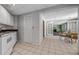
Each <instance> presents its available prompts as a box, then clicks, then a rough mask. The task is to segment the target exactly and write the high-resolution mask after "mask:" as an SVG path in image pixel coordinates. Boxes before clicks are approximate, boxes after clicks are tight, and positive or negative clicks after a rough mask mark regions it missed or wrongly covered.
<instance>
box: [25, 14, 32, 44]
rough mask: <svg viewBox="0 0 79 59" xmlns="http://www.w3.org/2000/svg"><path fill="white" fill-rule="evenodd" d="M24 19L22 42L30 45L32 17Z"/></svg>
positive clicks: (28, 16)
mask: <svg viewBox="0 0 79 59" xmlns="http://www.w3.org/2000/svg"><path fill="white" fill-rule="evenodd" d="M24 19H25V20H24V41H25V42H29V43H32V28H33V27H32V17H31V15H27V16H25V18H24Z"/></svg>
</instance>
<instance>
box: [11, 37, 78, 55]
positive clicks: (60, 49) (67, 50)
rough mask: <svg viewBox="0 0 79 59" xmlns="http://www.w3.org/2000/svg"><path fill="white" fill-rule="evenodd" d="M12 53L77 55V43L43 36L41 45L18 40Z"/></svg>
mask: <svg viewBox="0 0 79 59" xmlns="http://www.w3.org/2000/svg"><path fill="white" fill-rule="evenodd" d="M12 55H77V44H73V45H71V44H68V43H65V42H64V41H62V40H60V39H49V38H44V40H43V41H42V43H41V45H33V44H29V43H20V42H18V43H17V44H16V45H15V47H14V49H13V53H12Z"/></svg>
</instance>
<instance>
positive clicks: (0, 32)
mask: <svg viewBox="0 0 79 59" xmlns="http://www.w3.org/2000/svg"><path fill="white" fill-rule="evenodd" d="M15 31H18V29H6V30H0V36H1V35H4V34H7V33H10V32H15Z"/></svg>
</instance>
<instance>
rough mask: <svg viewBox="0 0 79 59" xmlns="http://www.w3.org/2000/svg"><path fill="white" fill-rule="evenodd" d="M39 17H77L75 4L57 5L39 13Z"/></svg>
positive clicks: (65, 18) (48, 19) (55, 18)
mask: <svg viewBox="0 0 79 59" xmlns="http://www.w3.org/2000/svg"><path fill="white" fill-rule="evenodd" d="M41 17H42V18H43V19H45V20H47V21H50V20H54V21H58V20H67V19H73V18H77V17H78V7H77V5H60V6H59V5H58V6H54V7H53V8H49V9H48V10H47V9H46V10H44V11H43V12H42V13H41Z"/></svg>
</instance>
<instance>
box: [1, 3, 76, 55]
mask: <svg viewBox="0 0 79 59" xmlns="http://www.w3.org/2000/svg"><path fill="white" fill-rule="evenodd" d="M22 7H25V8H22ZM32 7H33V8H32ZM39 7H40V8H39ZM52 10H53V11H52ZM63 10H64V11H65V12H64V11H63ZM77 11H78V9H77V7H76V5H57V4H54V5H53V4H46V5H43V4H38V5H32V4H29V5H27V4H24V5H21V4H15V5H13V4H1V5H0V55H12V54H15V55H16V54H17V55H20V54H23V55H24V54H25V55H26V54H27V55H28V54H33V55H35V54H41V55H44V54H47V55H48V54H56V55H57V54H65V52H68V51H66V49H65V48H66V47H67V46H66V47H64V45H63V44H62V45H63V48H64V49H65V52H63V53H59V52H57V51H59V50H58V49H57V51H53V53H52V52H51V51H52V50H53V49H54V48H55V46H54V48H52V49H51V47H53V45H54V41H55V42H56V40H54V41H52V39H57V38H58V40H59V37H55V36H54V35H53V34H57V32H56V31H58V30H54V31H55V33H54V31H53V29H52V30H51V26H52V23H53V24H54V25H55V27H56V26H57V24H59V23H60V24H59V25H62V24H61V23H63V21H64V22H65V21H66V22H69V21H70V20H69V19H71V20H72V19H73V18H77V17H78V12H77ZM69 12H70V13H69ZM67 13H69V14H67ZM63 14H64V15H63ZM52 15H53V16H52ZM51 19H53V21H52V20H51ZM57 19H58V20H57ZM61 19H62V20H61ZM64 19H65V20H64ZM49 20H51V24H50V21H49ZM68 20H69V21H68ZM77 20H78V19H77ZM43 21H44V22H45V24H44V26H45V27H43ZM47 22H48V23H47ZM57 22H59V23H57ZM66 22H65V23H66ZM77 22H78V21H77ZM48 24H49V25H48ZM46 25H48V27H49V29H48V27H46ZM65 25H66V24H65ZM65 25H64V26H63V25H62V27H63V28H62V29H63V30H61V29H60V30H59V32H60V31H62V32H66V30H67V29H66V27H65ZM55 27H54V28H55ZM60 27H61V26H60ZM64 27H65V29H64ZM70 27H71V26H69V27H68V30H70V29H74V28H73V26H72V27H71V28H70ZM74 27H75V26H74ZM52 28H53V27H52ZM76 28H77V27H76ZM43 30H44V32H43ZM72 31H75V30H72ZM67 32H68V31H67ZM43 35H44V37H43ZM48 37H52V39H50V38H48ZM45 38H46V39H45ZM44 39H45V41H44ZM43 41H44V43H42V42H43ZM49 41H50V42H49ZM60 41H61V40H60ZM46 42H47V43H46ZM48 42H49V43H48ZM50 43H51V44H52V45H51V44H50ZM21 44H22V45H21ZM42 44H43V46H42ZM45 44H46V46H45ZM55 44H57V43H55ZM66 44H67V43H66ZM50 45H51V47H50V48H49V46H50ZM57 45H58V44H57ZM28 46H29V47H28ZM70 47H71V45H70ZM70 47H67V49H68V50H69V49H70V50H71V48H70ZM21 48H23V49H24V50H22V49H21ZM32 48H33V49H32ZM45 48H46V49H45ZM55 49H56V48H55ZM55 49H54V50H55ZM60 49H61V48H60ZM64 49H61V50H62V51H63V50H64ZM27 50H28V51H27ZM29 50H30V51H29ZM50 50H51V51H50ZM39 51H41V52H39ZM76 51H77V48H75V49H74V48H73V47H72V51H70V52H68V54H72V53H73V54H74V53H77V52H76ZM22 52H23V53H22ZM38 52H39V53H38ZM43 52H44V53H43Z"/></svg>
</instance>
